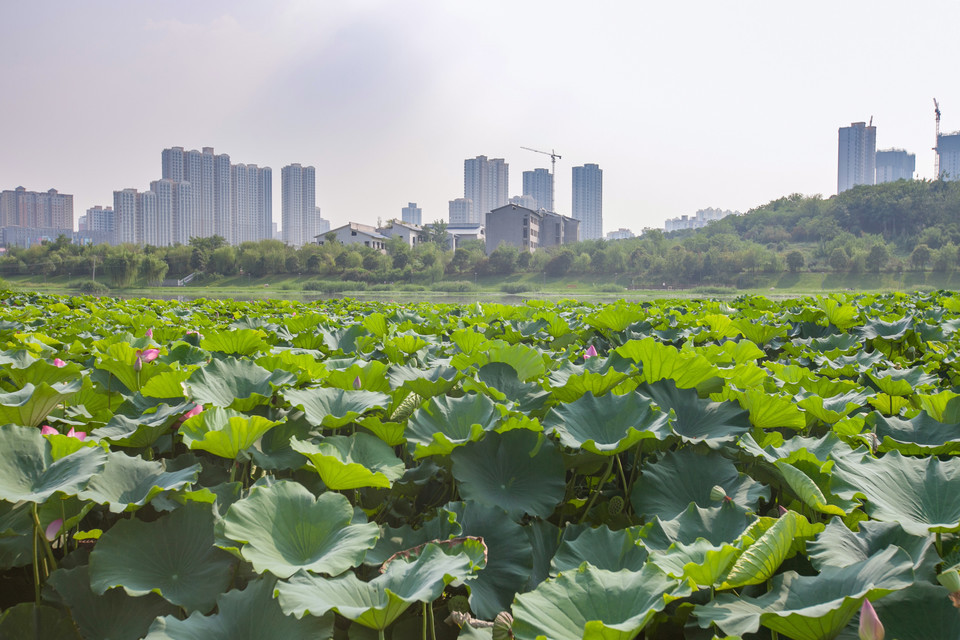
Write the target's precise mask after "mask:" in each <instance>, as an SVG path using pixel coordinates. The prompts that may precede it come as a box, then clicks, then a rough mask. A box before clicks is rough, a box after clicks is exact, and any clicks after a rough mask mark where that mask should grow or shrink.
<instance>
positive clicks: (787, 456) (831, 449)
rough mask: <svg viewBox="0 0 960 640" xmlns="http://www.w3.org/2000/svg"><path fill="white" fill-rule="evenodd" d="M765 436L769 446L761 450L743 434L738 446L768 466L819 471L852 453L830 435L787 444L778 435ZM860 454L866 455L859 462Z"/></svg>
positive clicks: (834, 436)
mask: <svg viewBox="0 0 960 640" xmlns="http://www.w3.org/2000/svg"><path fill="white" fill-rule="evenodd" d="M767 435H768V436H770V437H769V443H767V442H766V441H765V443H764V445H763V446H761V445H760V444H759V443H758V442H757V440H756V439H755V438H754V436H753V434H752V433H747V434H744V435H743V437H741V438H740V440H739V442H738V443H737V444H738V445H739V446H740V448H741V449H743V450H744V451H745V452H747V453H748V454H750V455H751V456H753V457H755V458H759V459H761V460H764V461H765V462H768V463H770V464H776V463H777V462H785V463H787V464H796V463H798V462H809V463H812V464H815V465H816V466H818V467H820V466H822V465H823V464H824V463H826V462H828V461H829V460H835V459H837V458H840V457H843V456H849V455H850V453H851V451H850V446H849V445H847V444H846V443H845V442H843V441H842V440H841V439H840V438H838V437H837V436H836V434H834V433H833V432H830V433H827V435H825V436H824V437H822V438H805V437H803V436H794V437H792V438H789V439H788V440H784V439H783V438H782V437H779V434H776V435H772V434H767ZM863 453H865V451H861V453H860V454H858V455H857V456H856V457H857V458H858V459H859V457H860V455H862V454H863Z"/></svg>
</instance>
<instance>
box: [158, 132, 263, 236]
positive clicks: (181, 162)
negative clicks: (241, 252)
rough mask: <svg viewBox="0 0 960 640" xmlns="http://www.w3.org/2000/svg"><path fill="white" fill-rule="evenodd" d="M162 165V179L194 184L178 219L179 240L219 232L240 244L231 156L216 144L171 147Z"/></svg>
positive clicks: (163, 158)
mask: <svg viewBox="0 0 960 640" xmlns="http://www.w3.org/2000/svg"><path fill="white" fill-rule="evenodd" d="M161 165H162V176H161V177H162V178H163V179H165V180H174V181H176V182H183V181H186V182H189V183H190V186H191V191H190V205H189V206H188V207H185V208H184V211H183V213H182V215H181V218H180V220H179V233H178V235H177V240H176V242H181V239H182V238H186V242H189V241H190V238H192V237H199V238H205V237H208V236H212V235H219V236H221V237H222V238H224V239H225V240H226V241H227V242H229V243H231V244H237V243H238V241H237V239H236V237H235V235H236V221H235V220H234V219H233V203H232V201H231V198H232V191H233V190H232V184H231V179H232V176H231V168H230V167H231V165H230V156H229V155H227V154H225V153H221V154H217V153H215V152H214V150H213V147H204V148H203V150H202V151H197V150H196V149H194V150H191V151H185V150H184V149H183V147H170V148H169V149H164V150H163V152H162V153H161ZM261 213H262V212H261ZM262 237H265V238H268V237H270V236H269V235H266V236H262ZM258 239H260V238H258Z"/></svg>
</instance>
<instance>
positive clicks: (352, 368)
mask: <svg viewBox="0 0 960 640" xmlns="http://www.w3.org/2000/svg"><path fill="white" fill-rule="evenodd" d="M345 361H346V362H349V363H350V364H349V365H343V368H341V366H340V365H341V364H342V362H344V361H341V362H340V363H338V362H337V361H336V360H327V361H326V365H327V366H328V367H329V368H330V371H329V372H328V373H327V378H326V380H325V381H324V386H327V387H333V388H336V389H346V390H347V391H355V390H358V389H359V390H362V391H375V392H378V393H390V392H391V391H392V390H393V389H392V388H391V387H390V380H389V379H388V378H387V368H388V367H387V365H386V364H384V363H382V362H380V361H379V360H371V361H370V362H367V361H365V360H360V359H358V358H349V359H346V360H345ZM357 380H359V381H360V385H359V386H358V385H357Z"/></svg>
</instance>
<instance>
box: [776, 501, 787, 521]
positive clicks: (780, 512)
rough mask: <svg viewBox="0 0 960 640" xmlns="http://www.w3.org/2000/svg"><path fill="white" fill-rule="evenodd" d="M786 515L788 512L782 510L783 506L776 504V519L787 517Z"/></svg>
mask: <svg viewBox="0 0 960 640" xmlns="http://www.w3.org/2000/svg"><path fill="white" fill-rule="evenodd" d="M787 513H788V511H787V510H786V509H784V508H783V505H782V504H778V505H777V515H778V517H781V518H782V517H783V516H785V515H787Z"/></svg>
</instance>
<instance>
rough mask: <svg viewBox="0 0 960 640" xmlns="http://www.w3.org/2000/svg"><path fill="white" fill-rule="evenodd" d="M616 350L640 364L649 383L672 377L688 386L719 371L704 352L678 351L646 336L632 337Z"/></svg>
mask: <svg viewBox="0 0 960 640" xmlns="http://www.w3.org/2000/svg"><path fill="white" fill-rule="evenodd" d="M616 353H618V354H619V355H621V356H623V357H624V358H626V359H628V360H633V361H634V362H636V363H637V364H639V365H640V373H641V375H642V376H643V380H644V381H645V382H649V383H653V382H657V381H658V380H663V379H671V380H673V381H674V382H675V384H676V385H677V387H680V388H681V389H690V388H693V387H696V386H697V385H699V384H701V383H703V382H705V381H706V380H709V379H710V378H712V377H714V376H717V375H719V371H718V369H717V367H716V366H715V365H714V364H713V363H711V362H710V360H708V359H707V358H706V357H705V356H702V355H700V354H697V353H689V352H681V351H679V350H678V349H677V348H676V347H672V346H670V345H665V344H661V343H659V342H657V341H656V340H654V339H653V338H649V337H648V338H644V339H642V340H631V341H629V342H627V343H626V344H624V345H623V346H621V347H617V349H616Z"/></svg>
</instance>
